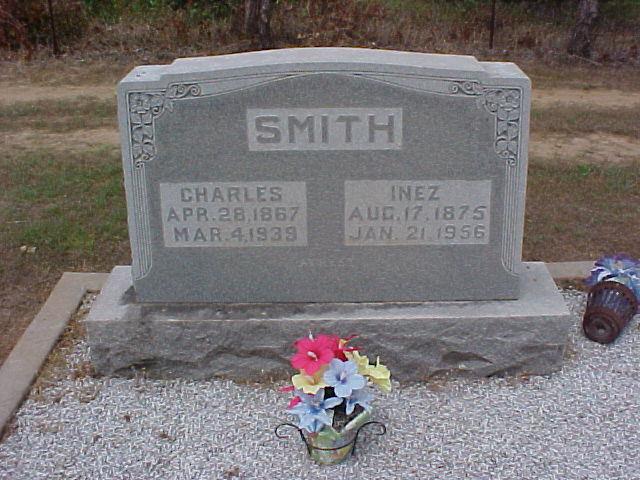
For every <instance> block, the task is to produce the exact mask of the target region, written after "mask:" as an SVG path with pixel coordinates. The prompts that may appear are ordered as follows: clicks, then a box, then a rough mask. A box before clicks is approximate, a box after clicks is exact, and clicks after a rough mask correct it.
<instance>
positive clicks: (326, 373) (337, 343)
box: [282, 334, 391, 464]
mask: <svg viewBox="0 0 640 480" xmlns="http://www.w3.org/2000/svg"><path fill="white" fill-rule="evenodd" d="M353 338H354V337H353V336H351V337H348V338H340V337H338V336H336V335H317V336H313V335H312V334H309V336H308V337H303V338H301V339H299V340H297V341H296V342H295V344H294V346H295V348H296V353H295V354H294V355H293V357H292V358H291V365H292V366H293V368H295V369H297V370H298V373H297V374H295V375H293V377H292V378H291V383H292V384H293V385H291V386H289V387H285V388H283V389H282V390H283V391H293V392H294V394H293V398H292V399H291V401H290V402H289V407H288V410H287V411H288V412H289V413H291V414H293V415H295V416H297V417H298V421H297V423H296V424H295V425H294V426H296V427H297V428H298V429H299V431H300V434H301V436H302V438H303V440H304V441H305V443H306V444H307V449H308V451H309V453H310V455H311V456H312V458H313V459H314V460H316V461H317V462H319V463H322V464H332V463H337V462H339V461H341V460H343V459H344V458H346V456H347V455H348V454H349V453H350V452H353V447H354V445H355V442H356V440H357V437H358V432H359V430H360V429H361V428H362V427H363V426H365V425H369V424H372V423H375V424H378V425H380V426H382V428H383V431H382V433H381V434H384V426H383V425H382V424H380V423H379V422H371V421H370V418H371V402H372V400H373V392H372V388H371V387H374V386H375V387H377V388H379V389H381V390H382V391H383V392H390V391H391V380H390V379H391V373H390V372H389V369H388V368H387V367H386V366H384V365H382V364H381V363H380V358H379V357H378V358H377V359H376V362H375V363H370V361H369V359H368V358H367V357H366V356H364V355H362V354H361V353H360V352H359V349H358V348H356V347H352V346H350V345H349V342H350V341H351V340H352V339H353Z"/></svg>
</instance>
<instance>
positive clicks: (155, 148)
mask: <svg viewBox="0 0 640 480" xmlns="http://www.w3.org/2000/svg"><path fill="white" fill-rule="evenodd" d="M118 98H119V117H120V128H121V135H122V151H123V160H124V170H125V183H126V193H127V204H128V209H129V232H130V237H131V246H132V252H133V265H132V266H131V267H129V266H119V267H116V268H115V269H114V270H113V272H112V273H111V275H110V277H109V280H108V281H107V283H106V285H105V286H104V288H103V289H102V292H101V294H100V296H99V298H98V300H97V301H96V303H95V305H94V306H93V308H92V309H91V313H90V314H89V316H88V318H87V321H86V324H87V332H88V338H89V344H90V347H91V354H92V361H93V365H94V367H95V369H96V371H97V372H98V373H100V374H106V375H112V374H117V375H134V374H135V372H137V371H138V370H139V369H140V368H143V369H144V370H145V372H146V374H147V375H149V376H153V377H163V378H166V377H191V378H209V377H212V376H225V377H229V378H234V379H239V380H259V379H265V378H277V377H286V376H288V375H290V366H289V363H288V357H289V355H290V353H291V351H290V348H291V343H292V342H293V341H294V340H295V339H296V338H298V337H300V336H301V335H304V334H306V333H307V332H309V331H313V332H318V333H321V332H325V333H333V334H338V335H348V334H353V333H357V334H359V335H360V337H359V339H358V342H359V345H361V346H363V347H365V348H370V349H371V350H373V351H376V352H379V354H380V355H381V356H383V358H384V359H385V361H386V363H387V364H388V366H389V367H390V369H391V370H392V372H393V375H394V378H396V379H398V380H422V379H424V378H427V377H429V376H431V375H434V374H438V373H451V372H468V373H473V374H477V375H495V374H508V373H517V372H526V373H538V374H545V373H549V372H552V371H554V370H557V369H559V368H560V366H561V365H562V358H563V352H564V348H565V344H566V341H567V335H568V331H569V328H570V326H571V318H570V317H569V315H568V312H567V308H566V305H565V304H564V302H563V300H562V297H561V296H560V295H559V293H558V291H557V288H556V286H555V284H554V282H553V280H552V279H551V277H550V275H549V273H548V271H547V269H546V267H545V265H544V264H541V263H522V262H521V244H522V229H523V217H524V210H523V209H524V196H525V184H526V171H527V138H528V119H529V103H530V84H529V80H528V79H527V77H526V76H525V75H524V74H523V73H522V72H521V71H520V70H519V69H518V67H516V66H515V65H513V64H510V63H493V62H478V61H477V60H476V59H474V58H472V57H461V56H449V55H428V54H419V53H407V52H390V51H373V50H363V49H341V48H313V49H292V50H279V51H278V50H276V51H266V52H252V53H246V54H238V55H226V56H219V57H207V58H193V59H181V60H177V61H175V62H174V63H172V64H171V65H167V66H146V67H138V68H136V69H134V70H133V71H132V72H131V73H130V74H129V75H128V76H127V77H126V78H125V79H124V80H123V81H122V82H121V83H120V86H119V90H118Z"/></svg>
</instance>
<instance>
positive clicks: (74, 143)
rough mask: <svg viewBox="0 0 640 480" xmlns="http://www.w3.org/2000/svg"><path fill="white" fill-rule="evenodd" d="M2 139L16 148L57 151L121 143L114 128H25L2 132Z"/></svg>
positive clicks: (114, 145) (115, 146)
mask: <svg viewBox="0 0 640 480" xmlns="http://www.w3.org/2000/svg"><path fill="white" fill-rule="evenodd" d="M0 139H2V142H3V143H4V144H5V145H7V146H8V147H9V148H11V149H15V150H28V149H33V148H40V149H42V148H47V149H51V150H56V151H61V150H64V151H79V150H86V149H87V148H90V147H95V146H99V145H110V146H113V147H114V148H117V147H118V145H119V144H120V139H119V138H118V131H117V130H115V129H113V128H92V129H83V130H73V131H71V132H66V133H50V132H40V131H38V130H33V129H25V130H20V131H17V132H6V133H0Z"/></svg>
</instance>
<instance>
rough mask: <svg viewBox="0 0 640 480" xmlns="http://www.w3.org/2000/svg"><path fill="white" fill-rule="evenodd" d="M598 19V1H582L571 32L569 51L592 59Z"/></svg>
mask: <svg viewBox="0 0 640 480" xmlns="http://www.w3.org/2000/svg"><path fill="white" fill-rule="evenodd" d="M597 18H598V0H580V2H579V3H578V18H577V20H576V24H575V26H574V27H573V30H572V32H571V38H570V39H569V46H568V48H567V51H568V52H569V53H571V54H574V55H579V56H581V57H585V58H590V57H591V53H592V42H593V37H594V29H595V26H596V20H597Z"/></svg>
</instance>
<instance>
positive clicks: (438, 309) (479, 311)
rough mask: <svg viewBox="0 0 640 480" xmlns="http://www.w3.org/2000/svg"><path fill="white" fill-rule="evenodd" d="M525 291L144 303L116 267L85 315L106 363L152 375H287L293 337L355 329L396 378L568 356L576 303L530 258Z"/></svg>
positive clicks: (544, 370)
mask: <svg viewBox="0 0 640 480" xmlns="http://www.w3.org/2000/svg"><path fill="white" fill-rule="evenodd" d="M521 278H522V284H521V292H522V294H521V297H520V299H518V300H500V301H464V302H427V303H332V304H326V303H323V304H320V303H300V304H289V303H286V304H284V303H282V304H248V305H239V304H198V305H195V304H188V305H187V304H157V303H153V304H152V303H138V302H136V300H135V293H134V290H133V287H132V281H131V270H130V267H125V266H120V267H116V268H115V269H114V270H113V271H112V272H111V275H110V276H109V279H108V281H107V282H106V284H105V286H104V287H103V289H102V292H101V294H100V296H99V297H98V299H97V301H96V303H95V304H94V306H93V308H92V310H91V313H90V315H89V316H88V318H87V321H86V324H87V332H88V338H89V344H90V346H91V355H92V361H93V364H94V366H95V368H96V370H97V372H98V373H99V374H104V375H124V376H131V375H133V374H134V373H135V372H136V371H138V370H141V369H142V370H144V372H145V373H146V374H147V375H148V376H150V377H156V378H175V377H186V378H208V377H227V378H231V379H234V380H240V381H254V380H264V379H269V378H288V377H290V376H291V374H292V373H293V370H292V369H291V367H290V366H289V358H290V356H291V355H292V354H293V347H292V343H293V342H294V341H295V340H296V339H297V338H299V337H301V336H304V335H306V334H308V333H309V331H311V332H314V333H335V334H338V335H351V334H357V335H358V336H359V338H357V339H356V340H354V341H353V344H354V345H356V346H360V347H362V349H363V351H364V352H366V354H367V355H369V357H370V358H375V357H376V356H377V355H379V356H380V359H381V361H382V362H383V363H385V364H386V365H388V366H389V368H390V369H391V372H392V376H393V378H395V379H396V380H400V381H419V380H424V379H426V378H428V377H430V376H433V375H436V374H442V373H468V374H473V375H478V376H489V375H505V374H517V373H528V374H548V373H551V372H553V371H556V370H558V369H560V367H561V365H562V360H563V355H564V349H565V345H566V341H567V335H568V331H569V328H570V326H571V320H570V317H569V312H568V309H567V307H566V305H565V303H564V300H563V298H562V296H561V295H560V293H559V292H558V290H557V288H556V286H555V283H554V282H553V279H552V278H551V276H550V275H549V272H548V270H547V268H546V266H545V265H544V264H543V263H525V264H524V270H523V273H522V276H521Z"/></svg>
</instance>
